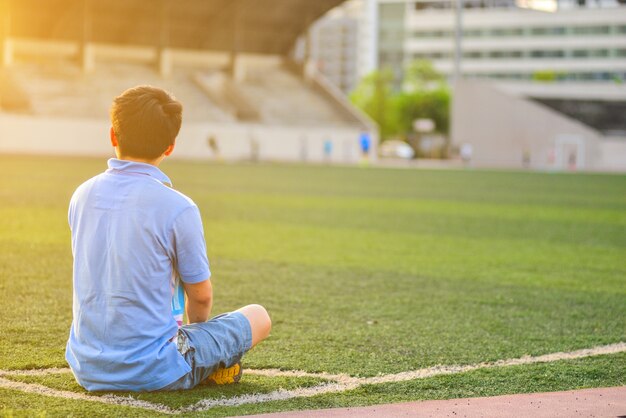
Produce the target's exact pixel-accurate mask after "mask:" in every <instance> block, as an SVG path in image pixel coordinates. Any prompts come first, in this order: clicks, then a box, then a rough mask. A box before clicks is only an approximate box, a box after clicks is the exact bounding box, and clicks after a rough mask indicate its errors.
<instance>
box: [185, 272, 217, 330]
mask: <svg viewBox="0 0 626 418" xmlns="http://www.w3.org/2000/svg"><path fill="white" fill-rule="evenodd" d="M182 283H183V288H184V289H185V293H186V294H187V303H186V311H187V320H188V321H189V323H190V324H193V323H196V322H206V321H208V320H209V316H210V315H211V308H212V306H213V285H212V284H211V280H209V279H207V280H205V281H203V282H200V283H194V284H190V283H185V282H182Z"/></svg>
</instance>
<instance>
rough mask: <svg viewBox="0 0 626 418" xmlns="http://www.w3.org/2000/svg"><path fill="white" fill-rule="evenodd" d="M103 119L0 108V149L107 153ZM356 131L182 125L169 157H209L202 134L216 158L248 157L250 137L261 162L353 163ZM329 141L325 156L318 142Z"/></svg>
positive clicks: (357, 150) (356, 153)
mask: <svg viewBox="0 0 626 418" xmlns="http://www.w3.org/2000/svg"><path fill="white" fill-rule="evenodd" d="M109 126H110V124H109V122H108V121H107V120H100V119H70V118H51V117H35V116H23V115H15V114H7V113H0V152H2V153H18V154H21V153H26V154H52V155H93V156H111V155H113V151H112V148H111V146H110V143H109ZM359 135H360V130H358V129H353V128H341V129H337V128H329V129H324V128H319V127H297V128H283V127H268V126H262V125H252V124H212V123H187V124H184V125H183V127H182V129H181V132H180V134H179V136H178V139H177V142H176V150H175V151H174V156H176V157H178V158H187V159H201V160H202V159H204V160H210V159H215V158H216V156H215V155H214V153H213V152H212V151H211V149H210V148H209V146H208V138H209V137H210V136H214V137H215V138H216V139H217V142H218V145H219V148H220V154H221V158H223V159H224V160H244V159H251V157H252V145H251V144H252V142H253V141H256V142H257V143H258V157H259V159H260V160H265V161H310V162H334V163H356V162H358V161H359V158H360V143H359ZM327 140H330V141H332V143H333V150H332V154H331V156H330V158H329V159H327V158H326V156H325V155H324V142H325V141H327Z"/></svg>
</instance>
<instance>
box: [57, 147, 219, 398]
mask: <svg viewBox="0 0 626 418" xmlns="http://www.w3.org/2000/svg"><path fill="white" fill-rule="evenodd" d="M108 166H109V169H108V170H106V171H105V172H104V173H102V174H100V175H98V176H96V177H94V178H92V179H90V180H88V181H86V182H85V183H83V184H82V185H81V186H79V187H78V189H76V191H75V192H74V195H73V196H72V199H71V201H70V207H69V214H68V220H69V224H70V229H71V231H72V253H73V255H74V275H73V282H74V295H73V296H74V300H73V316H74V318H73V321H72V327H71V330H70V336H69V340H68V342H67V347H66V353H65V358H66V360H67V362H68V363H69V365H70V367H71V369H72V372H73V373H74V376H76V380H77V381H78V383H80V384H81V385H82V386H83V387H84V388H85V389H87V390H90V391H94V390H130V391H143V390H155V389H160V388H162V387H164V386H166V385H168V384H169V383H172V382H173V381H175V380H177V379H178V378H179V377H181V376H183V375H184V374H186V373H187V372H189V371H190V367H189V365H188V364H187V362H186V361H185V359H184V358H183V356H182V355H181V354H180V353H179V352H178V350H177V348H176V344H175V343H173V342H172V341H171V340H172V337H174V336H175V335H176V332H177V330H178V327H177V324H176V321H175V320H174V317H173V315H172V304H171V302H172V283H173V280H174V279H175V277H176V275H179V276H180V278H181V280H182V281H184V282H186V283H198V282H201V281H204V280H207V279H208V278H209V277H210V271H209V262H208V259H207V255H206V244H205V241H204V232H203V228H202V221H201V219H200V212H199V211H198V207H197V206H196V205H195V204H194V202H193V201H192V200H191V199H189V198H188V197H187V196H185V195H183V194H182V193H179V192H177V191H176V190H174V189H172V188H171V187H169V186H170V185H171V182H170V180H169V178H168V177H167V176H166V175H165V174H164V173H163V172H162V171H161V170H159V169H158V168H157V167H155V166H153V165H150V164H143V163H137V162H132V161H126V160H118V159H114V158H113V159H110V160H109V161H108Z"/></svg>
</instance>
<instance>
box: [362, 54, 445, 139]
mask: <svg viewBox="0 0 626 418" xmlns="http://www.w3.org/2000/svg"><path fill="white" fill-rule="evenodd" d="M393 79H394V77H393V72H392V71H391V70H389V69H385V70H382V71H374V72H372V73H370V74H368V75H367V76H365V77H364V78H363V80H361V82H360V83H359V85H358V86H357V88H356V89H355V90H354V91H353V92H352V94H351V95H350V99H351V101H352V103H353V104H354V105H355V106H357V107H358V108H360V109H361V110H363V111H364V112H365V113H367V114H368V115H369V116H370V117H371V118H372V119H373V120H374V121H375V122H376V123H378V126H379V128H380V137H381V139H382V140H383V141H384V140H386V139H389V138H391V137H402V138H404V139H408V138H409V137H410V136H411V135H412V134H413V133H414V132H413V121H415V119H420V118H427V119H432V120H433V121H434V122H435V126H436V132H438V133H441V134H443V135H447V134H448V131H449V125H450V121H449V110H450V90H449V89H448V86H447V84H446V79H445V77H444V76H443V75H442V74H441V73H439V72H438V71H437V70H436V69H435V68H434V67H433V66H432V64H431V63H430V62H429V61H424V60H418V61H415V62H413V63H411V64H410V65H409V66H408V67H407V69H406V72H405V77H404V90H403V91H394V89H393Z"/></svg>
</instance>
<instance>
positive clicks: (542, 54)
mask: <svg viewBox="0 0 626 418" xmlns="http://www.w3.org/2000/svg"><path fill="white" fill-rule="evenodd" d="M530 56H531V57H532V58H563V57H564V56H565V52H564V51H530Z"/></svg>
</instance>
